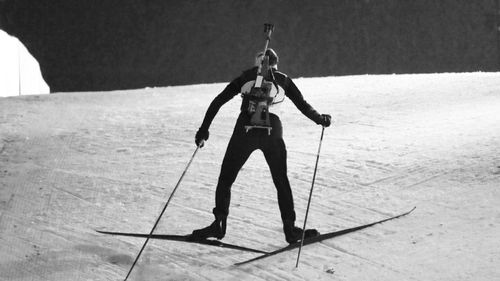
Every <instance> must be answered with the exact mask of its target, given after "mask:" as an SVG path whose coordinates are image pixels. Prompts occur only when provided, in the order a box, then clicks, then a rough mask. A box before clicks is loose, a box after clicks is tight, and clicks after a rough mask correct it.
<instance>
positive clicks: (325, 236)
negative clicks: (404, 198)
mask: <svg viewBox="0 0 500 281" xmlns="http://www.w3.org/2000/svg"><path fill="white" fill-rule="evenodd" d="M415 208H416V207H413V209H411V210H410V211H408V212H405V213H402V214H399V215H396V216H393V217H390V218H387V219H383V220H379V221H376V222H372V223H368V224H364V225H360V226H356V227H352V228H347V229H343V230H338V231H334V232H329V233H325V234H321V235H319V236H315V237H311V238H309V239H305V240H304V243H303V246H305V245H309V244H313V243H316V242H321V241H323V240H326V239H330V238H333V237H337V236H341V235H344V234H347V233H351V232H355V231H358V230H361V229H364V228H367V227H370V226H374V225H376V224H379V223H383V222H386V221H390V220H393V219H397V218H400V217H403V216H406V215H408V214H410V213H411V212H413V210H415ZM298 247H300V241H299V242H295V243H293V244H290V245H288V246H286V247H283V248H281V249H278V250H275V251H272V252H267V253H264V254H262V255H260V256H258V257H255V258H252V259H249V260H246V261H242V262H238V263H235V264H234V265H236V266H239V265H243V264H247V263H250V262H253V261H256V260H260V259H263V258H267V257H270V256H274V255H277V254H279V253H283V252H286V251H289V250H292V249H295V248H298Z"/></svg>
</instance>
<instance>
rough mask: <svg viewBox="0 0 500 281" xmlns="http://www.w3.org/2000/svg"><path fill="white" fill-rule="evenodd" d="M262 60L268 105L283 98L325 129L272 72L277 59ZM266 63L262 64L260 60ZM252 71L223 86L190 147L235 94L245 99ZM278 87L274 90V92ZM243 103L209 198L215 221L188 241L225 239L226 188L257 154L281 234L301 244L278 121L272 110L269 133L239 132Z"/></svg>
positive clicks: (244, 119) (244, 118) (245, 120)
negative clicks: (270, 86)
mask: <svg viewBox="0 0 500 281" xmlns="http://www.w3.org/2000/svg"><path fill="white" fill-rule="evenodd" d="M265 56H267V57H268V60H269V66H270V68H269V71H270V72H271V73H269V74H271V75H270V76H271V77H273V79H274V81H273V83H274V85H275V86H274V87H275V89H274V91H273V93H274V95H275V96H274V97H273V98H274V100H273V103H279V102H281V101H283V99H284V97H285V96H287V97H288V98H290V99H291V100H292V102H293V103H294V104H295V106H296V107H297V108H298V109H299V110H300V111H301V112H302V113H303V114H304V115H305V116H307V117H308V118H309V119H311V120H312V121H314V122H315V123H316V124H318V125H322V126H324V127H328V126H330V123H331V116H330V115H327V114H319V113H318V112H316V110H314V109H313V108H312V106H311V105H309V104H308V103H307V102H306V101H305V100H304V98H303V96H302V94H301V92H300V91H299V89H298V88H297V87H296V86H295V84H294V83H293V81H292V79H290V78H289V77H288V76H287V75H286V74H284V73H282V72H279V71H278V70H277V65H278V55H277V54H276V52H275V51H274V50H272V49H270V48H269V49H267V51H266V53H265ZM263 57H264V56H263V54H262V52H261V53H260V54H258V55H257V58H256V65H258V64H260V63H261V61H260V60H262V59H263ZM266 59H267V58H266ZM257 72H258V66H256V67H253V68H251V69H248V70H246V71H244V72H243V73H242V74H241V75H240V76H239V77H237V78H236V79H234V80H233V81H231V83H229V85H227V86H226V88H225V89H224V90H223V91H222V92H221V93H220V94H219V95H218V96H217V97H215V99H214V100H213V101H212V103H211V104H210V106H209V107H208V110H207V112H206V114H205V118H204V119H203V123H202V125H201V127H200V128H199V130H198V132H197V133H196V137H195V143H196V145H197V146H199V147H202V146H203V143H204V141H206V140H208V137H209V132H208V129H209V127H210V124H211V123H212V120H213V119H214V117H215V115H216V114H217V112H218V111H219V109H220V108H221V106H222V105H224V104H225V103H226V102H228V101H229V100H231V99H232V98H233V97H234V96H235V95H237V94H238V93H243V94H245V93H248V92H249V91H250V90H251V88H252V86H253V85H254V84H255V80H256V77H257ZM276 86H278V88H276ZM248 102H249V101H248V98H245V96H244V98H243V101H242V106H241V113H240V115H239V117H238V119H237V121H236V125H235V127H234V131H233V135H232V136H231V139H230V141H229V144H228V147H227V150H226V154H225V156H224V160H223V162H222V167H221V171H220V175H219V181H218V184H217V189H216V192H215V208H214V209H213V213H214V215H215V221H214V222H213V223H212V224H211V225H209V226H207V227H205V228H201V229H198V230H194V231H193V233H192V234H191V239H193V240H201V239H205V238H208V237H215V238H217V239H222V238H223V237H224V235H225V233H226V218H227V216H228V213H229V202H230V199H231V186H232V184H233V182H234V181H235V179H236V176H237V175H238V172H239V171H240V169H241V167H242V166H243V164H244V163H245V162H246V160H247V159H248V158H249V156H250V154H251V153H252V152H253V151H254V150H256V149H260V150H262V152H263V153H264V157H265V159H266V162H267V164H268V165H269V168H270V170H271V174H272V179H273V182H274V184H275V186H276V190H277V193H278V205H279V209H280V212H281V219H282V221H283V232H284V233H285V238H286V241H287V242H288V243H294V242H297V241H300V239H302V229H301V228H299V227H296V226H295V210H294V205H293V196H292V190H291V188H290V183H289V181H288V176H287V163H286V161H287V159H286V147H285V143H284V141H283V131H282V126H281V121H280V119H279V117H278V116H277V115H276V114H274V113H272V112H271V111H272V106H270V109H269V112H270V113H269V119H270V125H271V127H272V129H271V130H270V131H268V130H266V129H261V128H254V129H250V130H247V128H245V126H247V125H248V124H249V123H250V116H249V114H248V113H247V111H246V109H247V107H248ZM315 235H318V232H317V231H316V230H314V229H310V230H307V231H306V237H310V236H315Z"/></svg>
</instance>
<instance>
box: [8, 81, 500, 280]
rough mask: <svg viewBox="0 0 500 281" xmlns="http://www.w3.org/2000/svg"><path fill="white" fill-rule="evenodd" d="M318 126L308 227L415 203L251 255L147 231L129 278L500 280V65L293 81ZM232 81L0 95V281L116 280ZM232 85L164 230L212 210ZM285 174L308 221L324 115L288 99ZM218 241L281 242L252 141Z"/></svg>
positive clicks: (196, 222)
mask: <svg viewBox="0 0 500 281" xmlns="http://www.w3.org/2000/svg"><path fill="white" fill-rule="evenodd" d="M295 81H296V83H297V84H298V86H299V88H300V89H301V90H302V91H303V94H304V96H305V97H306V99H307V100H308V101H309V102H310V103H311V104H312V105H313V106H314V107H315V108H316V109H317V110H318V111H320V112H321V113H331V114H332V115H333V116H334V119H335V120H336V122H335V124H334V125H333V126H331V127H330V128H327V129H326V131H325V137H324V140H323V146H322V152H321V157H320V162H319V167H318V174H317V178H316V185H315V188H314V195H313V198H312V207H311V210H310V213H309V218H308V225H309V226H311V227H315V228H317V229H318V230H320V231H321V232H329V231H334V230H339V229H343V228H348V227H352V226H356V225H359V224H364V223H367V222H372V221H375V220H379V219H383V218H386V217H388V216H391V215H395V214H398V213H400V212H402V211H407V210H409V209H411V208H412V207H413V206H417V209H416V210H415V211H414V212H413V213H412V214H411V215H409V216H406V217H403V218H401V219H398V220H394V221H390V222H387V223H384V224H381V225H377V226H374V227H372V228H368V229H365V230H362V231H359V232H356V233H352V234H349V235H346V236H342V237H338V238H334V239H331V240H327V241H324V242H323V243H318V244H314V245H309V246H306V247H304V248H303V250H302V255H301V263H300V265H299V268H298V269H295V260H296V255H297V251H290V252H286V253H283V254H280V255H277V256H274V257H271V258H268V259H264V260H261V261H257V262H255V263H251V264H248V265H244V266H240V267H235V266H233V265H232V264H233V263H235V262H239V261H243V260H246V259H249V258H252V257H255V256H256V254H253V253H245V252H239V251H236V250H229V249H221V248H216V247H209V246H203V245H197V244H188V243H180V242H172V241H162V240H151V241H150V243H149V244H148V247H147V248H146V250H145V251H144V253H143V254H142V257H141V259H140V261H139V263H138V265H137V266H136V268H135V269H134V271H133V273H132V275H131V278H130V280H388V281H391V280H394V281H396V280H397V281H400V280H450V281H451V280H453V281H456V280H500V268H499V267H498V265H499V264H500V239H499V237H500V73H463V74H420V75H374V76H368V75H366V76H347V77H329V78H314V79H296V80H295ZM223 87H224V84H210V85H193V86H181V87H166V88H152V89H143V90H130V91H114V92H87V93H60V94H52V95H42V96H20V97H9V98H1V99H0V280H65V281H66V280H123V278H124V277H125V275H126V273H127V271H128V269H129V267H130V265H131V263H132V261H133V260H134V258H135V256H136V255H137V253H138V251H139V249H140V247H141V246H142V244H143V242H144V239H141V238H126V237H117V236H105V235H102V234H98V233H96V232H95V229H100V230H112V231H125V232H143V233H148V232H149V231H150V229H151V227H152V225H153V223H154V221H155V220H156V218H157V216H158V215H159V213H160V211H161V209H162V208H163V204H164V203H165V201H166V199H167V198H168V196H169V195H170V193H171V191H172V190H173V188H174V186H175V184H176V183H177V180H178V179H179V177H180V175H181V174H182V171H183V170H184V168H185V166H186V164H187V162H188V160H189V158H190V157H191V155H192V153H193V152H194V149H195V145H194V140H193V139H194V134H195V132H196V130H197V128H198V127H199V125H200V124H201V121H202V118H203V115H204V113H205V110H206V108H207V107H208V104H209V103H210V101H211V100H212V98H213V97H215V95H217V94H218V93H219V92H220V91H221V90H222V89H223ZM239 103H240V98H239V97H236V98H235V99H233V100H232V101H230V102H229V103H228V104H226V105H225V106H224V107H223V108H222V109H221V111H220V112H219V114H218V116H217V117H216V119H215V120H214V122H213V124H212V127H211V130H210V133H211V134H210V139H209V140H208V142H207V143H206V145H205V147H204V148H203V149H202V150H200V152H199V153H198V154H197V156H196V158H195V159H194V162H193V163H192V165H191V167H190V169H189V170H188V172H187V174H186V176H185V178H184V181H183V182H182V183H181V185H180V187H179V189H178V190H177V192H176V194H175V197H174V198H173V200H172V202H171V204H170V206H169V207H168V208H167V211H166V213H165V215H164V216H163V218H162V220H161V222H160V224H159V226H158V228H157V231H156V233H168V234H187V233H190V232H191V231H192V229H194V228H198V227H201V226H205V225H207V224H208V223H210V222H211V221H212V219H213V217H212V214H211V209H212V207H213V201H214V191H215V184H216V181H217V177H218V172H219V167H220V163H221V160H222V157H223V153H224V151H225V148H226V144H227V142H228V139H229V137H230V133H231V130H232V127H233V124H234V121H235V117H236V116H237V113H238V110H239ZM283 110H284V112H285V113H284V114H283V115H282V120H283V125H284V134H285V140H286V143H287V148H288V152H289V153H288V158H289V159H288V160H289V161H288V168H289V171H288V174H289V177H290V181H291V184H292V188H293V191H294V196H295V204H296V212H297V216H298V222H297V223H298V225H301V224H302V223H303V217H304V215H305V208H306V206H307V198H308V195H309V189H310V186H311V179H312V174H313V169H314V163H315V160H316V152H317V147H318V142H319V137H320V134H321V127H319V126H317V125H315V124H313V123H312V122H311V121H310V120H308V119H307V118H306V117H304V116H302V115H301V113H300V112H299V111H298V110H297V109H295V108H294V105H293V104H292V103H291V102H290V101H289V100H287V101H286V102H285V104H284V105H283ZM224 241H225V242H228V243H235V244H239V245H244V246H248V247H254V248H258V249H261V250H267V251H270V250H274V249H277V248H279V247H281V246H284V245H285V244H286V242H285V240H284V236H283V233H282V231H281V223H280V216H279V212H278V206H277V201H276V194H275V189H274V186H273V184H272V181H271V179H270V174H269V172H268V169H267V166H266V164H265V161H264V158H263V156H262V153H260V152H256V153H254V154H253V155H252V157H251V158H250V159H249V161H248V162H247V163H246V165H245V166H244V168H243V170H242V171H241V172H240V174H239V177H238V179H237V181H236V183H235V185H234V186H233V200H232V204H231V214H230V217H229V219H228V229H227V235H226V237H225V238H224Z"/></svg>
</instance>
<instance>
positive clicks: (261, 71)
mask: <svg viewBox="0 0 500 281" xmlns="http://www.w3.org/2000/svg"><path fill="white" fill-rule="evenodd" d="M273 31H274V25H273V24H270V23H266V24H264V33H265V35H266V42H265V45H264V52H263V53H262V56H263V59H262V60H261V63H260V64H259V65H258V68H257V77H256V79H255V85H254V86H253V87H252V89H251V91H250V93H248V94H244V96H247V97H248V98H249V104H248V109H247V112H248V114H249V115H250V116H251V118H250V124H249V125H246V126H245V129H246V131H247V132H248V131H249V130H251V129H266V130H267V133H268V135H270V134H271V130H272V127H271V122H270V119H269V105H270V104H271V103H272V101H273V98H272V97H270V92H271V88H272V85H273V83H272V82H270V81H272V80H273V77H272V73H271V72H270V66H269V56H267V55H266V52H267V49H268V46H269V42H271V34H272V32H273Z"/></svg>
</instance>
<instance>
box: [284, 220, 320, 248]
mask: <svg viewBox="0 0 500 281" xmlns="http://www.w3.org/2000/svg"><path fill="white" fill-rule="evenodd" d="M283 232H284V233H285V239H286V242H288V243H289V244H293V243H296V242H299V241H300V240H301V239H302V228H300V227H296V226H295V225H294V223H293V222H285V223H283ZM319 235H320V234H319V232H318V231H317V230H316V229H306V231H305V233H304V239H308V238H312V237H316V236H319Z"/></svg>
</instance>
